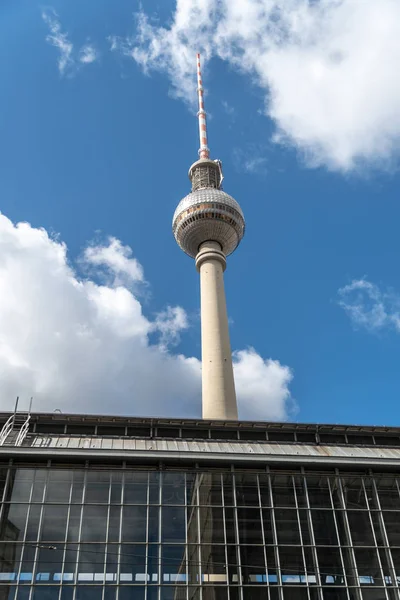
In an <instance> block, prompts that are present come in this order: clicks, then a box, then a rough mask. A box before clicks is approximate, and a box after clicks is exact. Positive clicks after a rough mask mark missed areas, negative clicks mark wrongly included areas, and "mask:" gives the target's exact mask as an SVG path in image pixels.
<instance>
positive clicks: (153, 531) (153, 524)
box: [147, 506, 160, 543]
mask: <svg viewBox="0 0 400 600" xmlns="http://www.w3.org/2000/svg"><path fill="white" fill-rule="evenodd" d="M148 514H149V519H148V527H147V541H148V542H153V543H155V542H159V541H160V507H159V506H149V513H148Z"/></svg>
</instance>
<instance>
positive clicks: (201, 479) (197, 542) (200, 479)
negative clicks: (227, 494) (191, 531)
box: [195, 473, 222, 600]
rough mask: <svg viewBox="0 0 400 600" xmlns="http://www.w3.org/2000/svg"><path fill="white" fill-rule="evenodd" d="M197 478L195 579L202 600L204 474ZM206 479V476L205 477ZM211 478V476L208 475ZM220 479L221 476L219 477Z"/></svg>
mask: <svg viewBox="0 0 400 600" xmlns="http://www.w3.org/2000/svg"><path fill="white" fill-rule="evenodd" d="M197 476H198V477H199V480H198V481H199V485H196V504H197V506H196V513H195V514H196V521H197V528H196V529H197V531H196V533H197V540H196V554H197V577H198V586H199V589H200V600H202V598H203V564H202V560H201V548H200V541H201V536H200V485H201V483H202V481H203V479H204V474H203V473H200V474H198V475H196V477H197ZM206 477H207V475H206ZM210 477H211V474H210ZM220 477H221V475H220ZM221 486H222V481H221ZM221 492H222V487H221Z"/></svg>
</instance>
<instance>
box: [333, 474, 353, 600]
mask: <svg viewBox="0 0 400 600" xmlns="http://www.w3.org/2000/svg"><path fill="white" fill-rule="evenodd" d="M338 478H339V475H336V478H335V481H337V480H338ZM328 487H329V494H330V497H331V505H332V513H333V521H334V523H335V531H336V538H337V540H338V543H339V546H338V547H339V554H340V560H341V564H342V572H343V578H344V584H345V586H346V593H347V598H348V600H350V595H349V584H348V581H347V573H346V568H345V561H344V558H343V550H342V544H341V539H340V535H339V527H338V524H337V518H336V510H335V504H334V501H333V493H332V485H331V479H330V477H328Z"/></svg>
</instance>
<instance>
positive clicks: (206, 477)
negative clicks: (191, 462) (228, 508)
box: [196, 473, 222, 505]
mask: <svg viewBox="0 0 400 600" xmlns="http://www.w3.org/2000/svg"><path fill="white" fill-rule="evenodd" d="M196 477H197V487H198V492H199V503H200V504H207V505H209V504H216V505H221V504H222V480H221V473H199V474H198V475H197V476H196Z"/></svg>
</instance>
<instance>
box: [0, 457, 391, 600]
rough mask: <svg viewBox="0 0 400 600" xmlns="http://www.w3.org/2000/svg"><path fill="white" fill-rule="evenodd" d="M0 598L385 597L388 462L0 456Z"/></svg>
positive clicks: (222, 599)
mask: <svg viewBox="0 0 400 600" xmlns="http://www.w3.org/2000/svg"><path fill="white" fill-rule="evenodd" d="M0 490H1V493H2V500H3V501H2V505H1V514H0V527H1V528H0V548H1V550H0V561H1V565H0V600H39V599H40V600H127V599H128V598H129V599H132V600H133V599H135V600H136V599H137V600H170V599H171V600H192V599H193V600H197V599H198V600H214V599H215V600H250V599H251V600H257V599H258V598H260V599H261V598H263V599H264V598H267V599H268V600H303V599H307V600H317V599H318V600H331V599H335V600H342V599H343V600H344V599H346V600H353V599H354V600H381V599H387V600H394V599H398V598H399V597H400V596H399V582H400V493H399V480H398V478H397V477H396V476H395V474H391V473H387V474H385V473H373V472H366V471H363V472H359V473H349V472H346V471H344V470H342V471H339V470H326V471H321V472H316V471H313V470H307V469H299V470H272V469H269V468H267V469H265V470H263V471H260V470H257V471H255V470H254V471H252V470H246V471H243V470H238V469H235V468H234V467H233V466H231V467H230V468H227V469H223V468H219V469H210V468H208V469H205V468H203V469H201V468H198V469H197V470H195V469H185V468H180V469H179V470H178V469H166V468H165V467H163V469H160V468H156V467H142V468H140V467H135V466H125V467H124V468H122V467H117V466H115V467H111V466H110V467H103V468H98V467H96V465H87V466H86V467H84V466H82V467H79V466H71V465H70V466H67V465H65V466H64V465H59V464H51V463H50V462H49V463H47V464H44V465H33V466H29V465H28V464H26V465H24V466H22V465H12V464H11V465H6V464H4V465H3V466H2V468H1V470H0Z"/></svg>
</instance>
